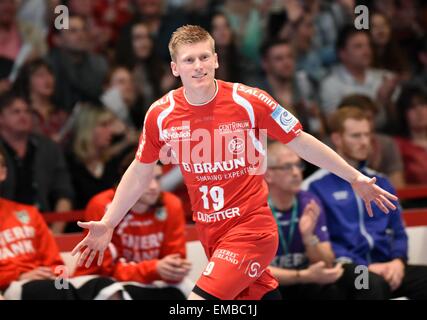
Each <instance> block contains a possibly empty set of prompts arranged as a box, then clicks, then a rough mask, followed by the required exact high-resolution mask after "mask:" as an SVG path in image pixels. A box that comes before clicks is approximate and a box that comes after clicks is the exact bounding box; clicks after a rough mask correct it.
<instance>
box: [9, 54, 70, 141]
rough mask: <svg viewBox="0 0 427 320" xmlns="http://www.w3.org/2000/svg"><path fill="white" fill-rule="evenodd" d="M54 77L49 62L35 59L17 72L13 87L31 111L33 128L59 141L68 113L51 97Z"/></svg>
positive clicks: (53, 88)
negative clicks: (23, 98)
mask: <svg viewBox="0 0 427 320" xmlns="http://www.w3.org/2000/svg"><path fill="white" fill-rule="evenodd" d="M55 84H56V79H55V77H54V75H53V71H52V69H51V67H50V66H49V64H48V63H47V62H46V61H44V60H42V59H36V60H33V61H31V62H29V63H28V64H26V65H25V66H24V67H23V68H22V69H21V70H20V72H19V75H18V78H17V80H16V82H15V84H14V89H15V90H16V91H18V92H20V93H21V94H22V95H23V96H24V97H25V99H26V100H27V102H28V103H29V105H30V107H31V110H32V112H33V130H34V132H36V133H38V134H42V135H45V136H46V137H49V138H50V139H52V140H53V141H55V142H57V143H59V142H61V140H62V136H61V129H62V127H63V126H64V124H65V122H66V120H67V118H68V113H67V112H65V111H64V110H63V109H61V108H59V107H58V105H57V104H56V102H55V101H54V99H53V94H54V90H55Z"/></svg>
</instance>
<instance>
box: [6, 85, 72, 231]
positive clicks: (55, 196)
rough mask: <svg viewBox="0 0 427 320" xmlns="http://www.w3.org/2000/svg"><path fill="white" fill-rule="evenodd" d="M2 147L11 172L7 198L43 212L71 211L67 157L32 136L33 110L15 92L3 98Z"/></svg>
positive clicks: (42, 140) (50, 145) (53, 144)
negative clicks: (32, 206) (31, 111)
mask: <svg viewBox="0 0 427 320" xmlns="http://www.w3.org/2000/svg"><path fill="white" fill-rule="evenodd" d="M0 145H2V146H3V147H4V148H5V150H6V161H7V166H8V170H9V173H8V178H7V179H6V181H5V182H4V183H3V185H4V187H5V189H4V192H5V193H4V197H5V198H7V199H10V200H14V201H17V202H20V203H25V204H29V205H34V206H36V207H37V208H38V209H39V210H40V211H42V212H46V211H57V212H61V211H69V210H71V208H72V205H71V203H72V198H73V188H72V185H71V182H70V176H69V173H68V170H67V167H66V164H65V160H64V156H63V154H62V152H61V150H60V148H59V147H58V145H56V144H55V143H54V142H53V141H51V140H50V139H48V138H46V137H44V136H40V135H37V134H33V133H32V118H31V113H30V108H29V106H28V104H27V103H26V101H25V99H24V98H23V97H22V96H20V95H18V94H16V93H14V92H8V93H5V94H3V95H2V96H1V97H0ZM56 231H59V230H56Z"/></svg>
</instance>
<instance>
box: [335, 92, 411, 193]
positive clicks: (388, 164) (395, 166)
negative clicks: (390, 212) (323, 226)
mask: <svg viewBox="0 0 427 320" xmlns="http://www.w3.org/2000/svg"><path fill="white" fill-rule="evenodd" d="M343 107H354V108H359V109H360V110H362V111H363V112H365V113H366V115H367V116H368V118H369V119H370V122H371V126H372V137H371V138H372V141H371V150H370V152H369V156H368V161H367V166H368V168H371V169H373V170H375V171H378V172H380V173H382V174H385V175H386V176H387V178H388V179H389V180H390V182H391V184H392V185H393V186H394V187H395V188H401V187H403V186H404V185H405V177H404V172H403V161H402V156H401V155H400V152H399V148H398V146H397V144H396V142H395V141H394V140H393V139H392V138H391V137H390V136H388V135H385V134H382V133H377V132H375V130H374V127H375V123H374V119H375V115H376V114H377V112H378V107H377V106H376V104H375V102H374V101H373V100H372V99H371V98H369V97H368V96H364V95H360V94H353V95H349V96H347V97H344V99H343V100H342V101H341V103H340V105H339V106H338V109H340V108H343Z"/></svg>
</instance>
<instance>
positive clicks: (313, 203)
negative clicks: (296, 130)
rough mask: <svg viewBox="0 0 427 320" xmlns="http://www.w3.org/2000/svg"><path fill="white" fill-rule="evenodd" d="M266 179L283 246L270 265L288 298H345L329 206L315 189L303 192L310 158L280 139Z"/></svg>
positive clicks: (272, 152) (274, 146)
mask: <svg viewBox="0 0 427 320" xmlns="http://www.w3.org/2000/svg"><path fill="white" fill-rule="evenodd" d="M267 152H268V156H267V172H266V175H265V180H266V182H267V184H268V187H269V198H268V203H269V206H270V208H271V210H272V212H273V215H274V218H275V219H276V222H277V224H278V231H279V248H278V250H277V253H276V256H275V258H274V259H273V261H272V263H271V266H270V270H271V271H272V273H273V275H274V276H275V277H276V278H277V279H278V281H279V284H280V286H279V290H280V293H281V294H282V298H283V299H341V298H342V297H345V292H344V290H342V289H341V288H340V287H339V286H338V285H336V284H335V282H336V281H337V280H338V279H339V278H340V277H341V276H342V273H343V268H342V266H341V265H340V264H337V265H335V266H333V262H334V259H335V255H334V252H333V251H332V247H331V243H330V242H329V234H328V229H327V226H326V219H325V214H324V210H323V208H322V205H321V204H320V201H319V200H318V199H317V197H316V196H315V195H313V194H312V193H310V192H306V191H301V190H300V187H301V183H302V180H303V170H304V168H305V164H304V162H303V161H302V160H301V158H300V157H299V156H298V155H297V154H296V153H295V152H294V151H292V150H291V149H290V148H289V147H287V146H286V145H284V144H281V143H279V142H273V143H271V144H270V145H269V146H268V151H267Z"/></svg>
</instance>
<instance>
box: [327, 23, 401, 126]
mask: <svg viewBox="0 0 427 320" xmlns="http://www.w3.org/2000/svg"><path fill="white" fill-rule="evenodd" d="M337 53H338V56H339V59H340V61H341V64H339V65H338V66H337V67H336V68H335V69H333V71H332V73H331V74H330V75H329V76H327V77H326V78H325V79H324V80H323V81H322V83H321V89H320V102H321V108H322V110H323V112H324V114H325V115H326V116H329V115H330V114H332V113H333V112H334V111H335V110H336V108H337V106H338V104H339V103H340V101H341V99H342V98H343V97H345V96H347V95H349V94H353V93H360V94H365V95H367V96H369V97H370V98H371V99H373V100H374V101H376V103H377V104H378V106H379V112H378V115H377V119H376V122H377V123H378V122H379V123H380V124H381V128H382V129H385V128H386V127H387V125H389V126H392V125H393V122H392V120H394V119H393V115H394V114H395V113H394V109H393V106H392V103H391V101H392V95H393V93H394V90H395V89H396V86H397V81H398V79H397V77H396V76H395V75H393V74H391V73H390V72H388V71H385V70H377V69H373V68H371V63H372V48H371V44H370V37H369V33H367V32H366V31H364V30H356V29H355V28H354V27H353V26H348V27H346V28H344V29H343V30H342V31H341V32H340V34H339V37H338V40H337Z"/></svg>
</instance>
